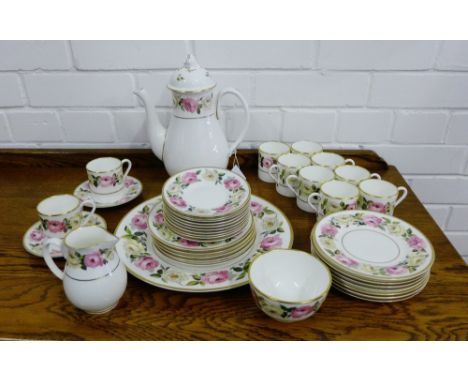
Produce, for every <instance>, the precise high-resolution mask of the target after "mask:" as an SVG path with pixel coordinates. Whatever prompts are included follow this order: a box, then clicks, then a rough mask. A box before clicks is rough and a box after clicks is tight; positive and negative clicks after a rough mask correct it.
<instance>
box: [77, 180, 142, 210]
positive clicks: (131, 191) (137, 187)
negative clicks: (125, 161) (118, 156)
mask: <svg viewBox="0 0 468 382" xmlns="http://www.w3.org/2000/svg"><path fill="white" fill-rule="evenodd" d="M142 191H143V185H142V184H141V182H140V181H139V180H138V179H137V178H134V177H133V176H127V179H126V180H125V185H124V191H123V193H122V194H119V198H118V199H117V200H112V195H109V197H108V199H109V200H108V201H104V200H96V198H94V197H93V195H94V194H93V192H92V191H91V189H90V188H89V182H88V181H85V182H83V183H81V184H80V185H79V186H78V187H77V188H75V191H74V192H73V194H74V195H75V196H76V197H77V198H79V199H80V200H86V199H89V198H91V199H93V200H94V202H95V203H96V208H109V207H117V206H120V205H122V204H125V203H128V202H130V201H132V200H133V199H135V198H137V197H138V196H139V195H140V194H141V192H142Z"/></svg>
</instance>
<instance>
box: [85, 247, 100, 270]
mask: <svg viewBox="0 0 468 382" xmlns="http://www.w3.org/2000/svg"><path fill="white" fill-rule="evenodd" d="M83 263H84V265H85V266H86V267H88V268H97V267H102V266H103V265H104V264H105V261H104V258H103V257H102V256H101V253H100V252H99V251H96V252H93V253H88V254H87V255H85V256H84V260H83Z"/></svg>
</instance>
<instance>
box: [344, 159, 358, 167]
mask: <svg viewBox="0 0 468 382" xmlns="http://www.w3.org/2000/svg"><path fill="white" fill-rule="evenodd" d="M344 162H345V164H350V165H352V166H355V165H356V163H355V162H354V161H353V160H352V159H350V158H348V159H345V161H344Z"/></svg>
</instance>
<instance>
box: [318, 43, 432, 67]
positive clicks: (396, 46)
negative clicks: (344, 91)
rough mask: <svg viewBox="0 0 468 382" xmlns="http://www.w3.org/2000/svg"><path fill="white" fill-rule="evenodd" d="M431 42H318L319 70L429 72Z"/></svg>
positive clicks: (430, 65)
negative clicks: (424, 70)
mask: <svg viewBox="0 0 468 382" xmlns="http://www.w3.org/2000/svg"><path fill="white" fill-rule="evenodd" d="M436 47H437V43H436V42H435V41H321V42H320V53H319V64H318V65H319V68H324V69H347V70H417V69H429V68H431V67H432V64H433V62H434V57H435V52H436Z"/></svg>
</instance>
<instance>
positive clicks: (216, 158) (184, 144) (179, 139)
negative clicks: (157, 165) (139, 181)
mask: <svg viewBox="0 0 468 382" xmlns="http://www.w3.org/2000/svg"><path fill="white" fill-rule="evenodd" d="M215 87H216V82H215V81H214V80H213V79H212V78H211V76H210V74H209V73H208V72H207V71H206V70H205V69H203V68H201V67H200V65H198V63H197V61H196V59H195V57H194V56H193V55H192V54H189V55H188V56H187V59H186V61H185V63H184V66H183V67H182V68H181V69H179V70H177V71H176V72H175V73H174V74H173V75H172V77H171V79H170V81H169V84H168V88H169V90H171V91H172V101H173V102H172V103H173V110H172V115H171V119H170V122H169V126H168V127H167V128H166V127H164V126H163V125H162V124H161V122H160V121H159V118H158V116H157V114H156V112H155V110H154V102H152V101H151V97H150V95H149V94H148V92H147V91H146V90H145V89H140V91H138V92H136V94H137V96H138V97H139V98H140V99H141V100H142V101H143V103H144V106H145V109H146V124H147V129H148V136H149V139H150V143H151V148H152V150H153V152H154V154H155V155H156V156H157V157H158V158H159V159H161V160H162V161H163V162H164V165H165V167H166V170H167V172H168V173H169V175H174V174H176V173H178V172H180V171H183V170H187V169H189V168H195V167H219V168H226V167H227V164H228V160H229V157H230V156H231V154H233V153H234V151H235V149H236V148H237V146H238V145H239V144H240V142H242V140H243V138H244V136H245V134H246V132H247V129H248V127H249V122H250V115H249V109H248V106H247V102H246V101H245V99H244V97H243V96H242V95H241V94H240V93H239V92H238V91H237V90H235V89H233V88H225V89H222V90H221V91H220V92H219V93H218V95H217V96H215V94H214V90H215ZM225 94H232V95H234V96H236V97H237V98H238V99H239V100H240V102H241V105H242V108H243V110H244V113H245V119H244V125H243V127H242V129H241V132H240V135H239V137H238V138H237V140H236V141H235V142H234V143H232V144H228V142H227V139H226V133H225V126H224V125H223V122H222V121H221V120H220V101H221V98H222V97H223V96H224V95H225Z"/></svg>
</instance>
